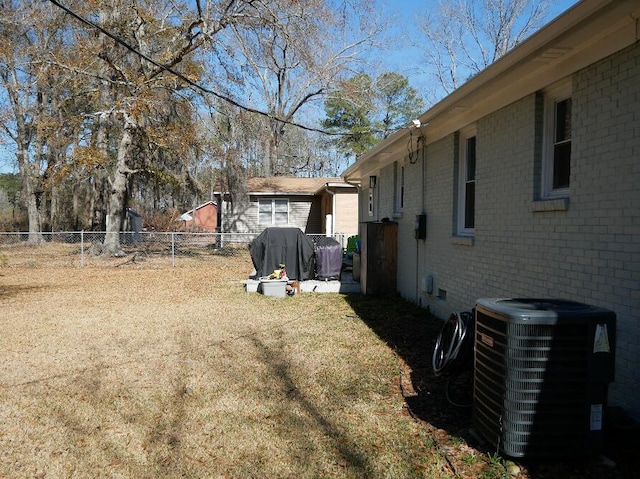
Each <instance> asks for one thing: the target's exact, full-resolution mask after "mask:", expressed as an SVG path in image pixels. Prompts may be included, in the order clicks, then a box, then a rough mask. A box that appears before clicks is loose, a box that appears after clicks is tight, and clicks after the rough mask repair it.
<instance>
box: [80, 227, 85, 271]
mask: <svg viewBox="0 0 640 479" xmlns="http://www.w3.org/2000/svg"><path fill="white" fill-rule="evenodd" d="M80 267H81V268H84V230H82V231H80Z"/></svg>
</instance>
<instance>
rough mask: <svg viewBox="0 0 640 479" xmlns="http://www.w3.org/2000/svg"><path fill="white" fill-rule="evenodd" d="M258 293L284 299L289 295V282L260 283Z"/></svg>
mask: <svg viewBox="0 0 640 479" xmlns="http://www.w3.org/2000/svg"><path fill="white" fill-rule="evenodd" d="M258 292H259V293H262V294H264V295H265V296H275V297H276V298H284V297H285V296H286V295H287V280H285V279H268V280H263V281H260V284H259V285H258Z"/></svg>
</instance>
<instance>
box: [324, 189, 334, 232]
mask: <svg viewBox="0 0 640 479" xmlns="http://www.w3.org/2000/svg"><path fill="white" fill-rule="evenodd" d="M324 191H326V192H327V193H329V194H330V195H331V234H329V232H328V231H325V236H333V235H334V234H335V232H336V194H335V193H334V192H333V191H331V190H330V189H329V183H325V185H324Z"/></svg>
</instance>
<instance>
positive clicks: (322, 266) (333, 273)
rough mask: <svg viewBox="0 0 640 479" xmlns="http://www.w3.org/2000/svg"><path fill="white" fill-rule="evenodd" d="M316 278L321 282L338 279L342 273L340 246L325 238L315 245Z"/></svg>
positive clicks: (331, 239) (334, 241)
mask: <svg viewBox="0 0 640 479" xmlns="http://www.w3.org/2000/svg"><path fill="white" fill-rule="evenodd" d="M315 267H316V278H317V279H321V280H332V279H340V273H342V245H341V244H340V243H338V242H337V241H336V240H335V239H333V238H330V237H328V236H325V237H324V238H321V239H320V240H318V242H317V243H316V259H315Z"/></svg>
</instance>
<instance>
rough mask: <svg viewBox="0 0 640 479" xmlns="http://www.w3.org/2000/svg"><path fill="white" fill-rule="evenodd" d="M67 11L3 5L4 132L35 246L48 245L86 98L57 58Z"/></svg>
mask: <svg viewBox="0 0 640 479" xmlns="http://www.w3.org/2000/svg"><path fill="white" fill-rule="evenodd" d="M65 33H66V28H65V26H64V21H63V15H62V12H60V11H58V10H57V9H56V8H54V7H53V6H51V5H48V4H42V3H41V2H32V1H29V0H25V1H23V2H17V3H16V2H11V1H8V2H3V3H2V4H0V45H1V47H0V85H1V86H2V87H3V89H4V92H3V95H2V97H3V100H5V103H4V105H3V114H2V116H3V118H4V119H5V120H4V121H3V122H2V127H3V129H4V131H3V133H4V135H5V136H6V137H9V138H11V140H12V141H13V142H14V143H15V145H16V160H17V165H18V171H19V174H20V179H21V185H22V197H23V202H24V204H25V205H26V207H27V215H28V223H29V241H30V242H31V243H39V242H40V241H42V235H41V233H42V227H43V222H44V221H45V217H46V214H45V211H44V210H45V204H46V196H47V193H50V192H51V190H50V189H49V186H50V185H49V184H48V183H49V180H50V179H51V176H52V175H53V174H54V172H55V170H56V168H57V162H58V160H59V158H60V156H63V155H64V154H65V152H66V150H67V148H68V146H69V145H70V144H71V143H73V142H74V139H75V136H76V134H77V131H78V122H76V118H77V116H76V115H74V113H76V109H75V107H76V106H77V105H78V102H79V101H80V99H79V98H78V96H77V95H76V92H75V91H74V86H73V84H72V82H70V80H69V77H68V76H67V75H66V74H65V72H63V71H60V70H59V69H57V67H56V66H55V64H54V62H52V59H53V58H55V57H60V56H65V55H66V52H68V51H69V50H68V47H67V45H66V44H65Z"/></svg>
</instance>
